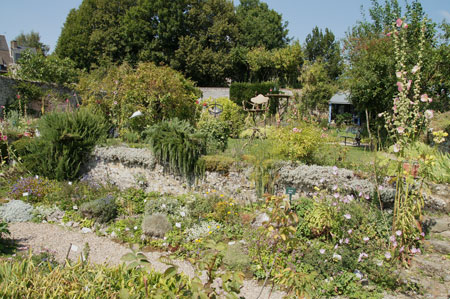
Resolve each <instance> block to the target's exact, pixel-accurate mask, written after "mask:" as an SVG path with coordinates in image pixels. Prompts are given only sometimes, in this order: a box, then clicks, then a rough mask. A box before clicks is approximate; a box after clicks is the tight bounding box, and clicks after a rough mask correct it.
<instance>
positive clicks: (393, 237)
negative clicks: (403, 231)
mask: <svg viewBox="0 0 450 299" xmlns="http://www.w3.org/2000/svg"><path fill="white" fill-rule="evenodd" d="M389 241H391V243H393V242H395V236H394V235H392V236H390V237H389Z"/></svg>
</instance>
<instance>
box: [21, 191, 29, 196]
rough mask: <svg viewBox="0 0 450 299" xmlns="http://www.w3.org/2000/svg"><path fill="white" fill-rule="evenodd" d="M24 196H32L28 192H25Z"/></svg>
mask: <svg viewBox="0 0 450 299" xmlns="http://www.w3.org/2000/svg"><path fill="white" fill-rule="evenodd" d="M22 195H23V196H28V195H30V194H28V192H24V193H23V194H22Z"/></svg>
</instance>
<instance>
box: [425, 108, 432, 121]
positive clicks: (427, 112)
mask: <svg viewBox="0 0 450 299" xmlns="http://www.w3.org/2000/svg"><path fill="white" fill-rule="evenodd" d="M433 116H434V113H433V110H425V117H426V118H427V119H432V118H433Z"/></svg>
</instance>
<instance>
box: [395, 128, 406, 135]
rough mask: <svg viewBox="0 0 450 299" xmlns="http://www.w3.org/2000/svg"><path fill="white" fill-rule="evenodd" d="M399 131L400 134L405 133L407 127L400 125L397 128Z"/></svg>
mask: <svg viewBox="0 0 450 299" xmlns="http://www.w3.org/2000/svg"><path fill="white" fill-rule="evenodd" d="M397 132H398V133H399V134H403V133H405V128H403V127H398V128H397Z"/></svg>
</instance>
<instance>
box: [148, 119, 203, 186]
mask: <svg viewBox="0 0 450 299" xmlns="http://www.w3.org/2000/svg"><path fill="white" fill-rule="evenodd" d="M144 135H145V136H146V141H147V142H148V143H149V144H150V146H151V147H152V150H153V153H154V154H155V157H156V158H157V159H158V160H159V161H160V162H161V163H163V164H164V165H166V166H168V168H169V169H170V170H171V171H173V172H174V173H177V174H180V175H183V176H184V177H186V178H187V179H188V180H190V179H193V178H194V177H195V176H199V175H201V174H202V173H203V167H201V165H199V164H198V163H197V161H198V160H199V158H200V156H201V155H203V154H205V153H206V142H205V136H204V135H202V134H200V133H198V132H195V129H194V128H193V127H192V126H191V125H190V124H189V123H188V122H187V121H182V120H178V119H176V118H175V119H172V120H169V121H162V122H160V123H158V124H156V125H153V126H152V127H151V128H149V129H148V130H146V131H145V132H144Z"/></svg>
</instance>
